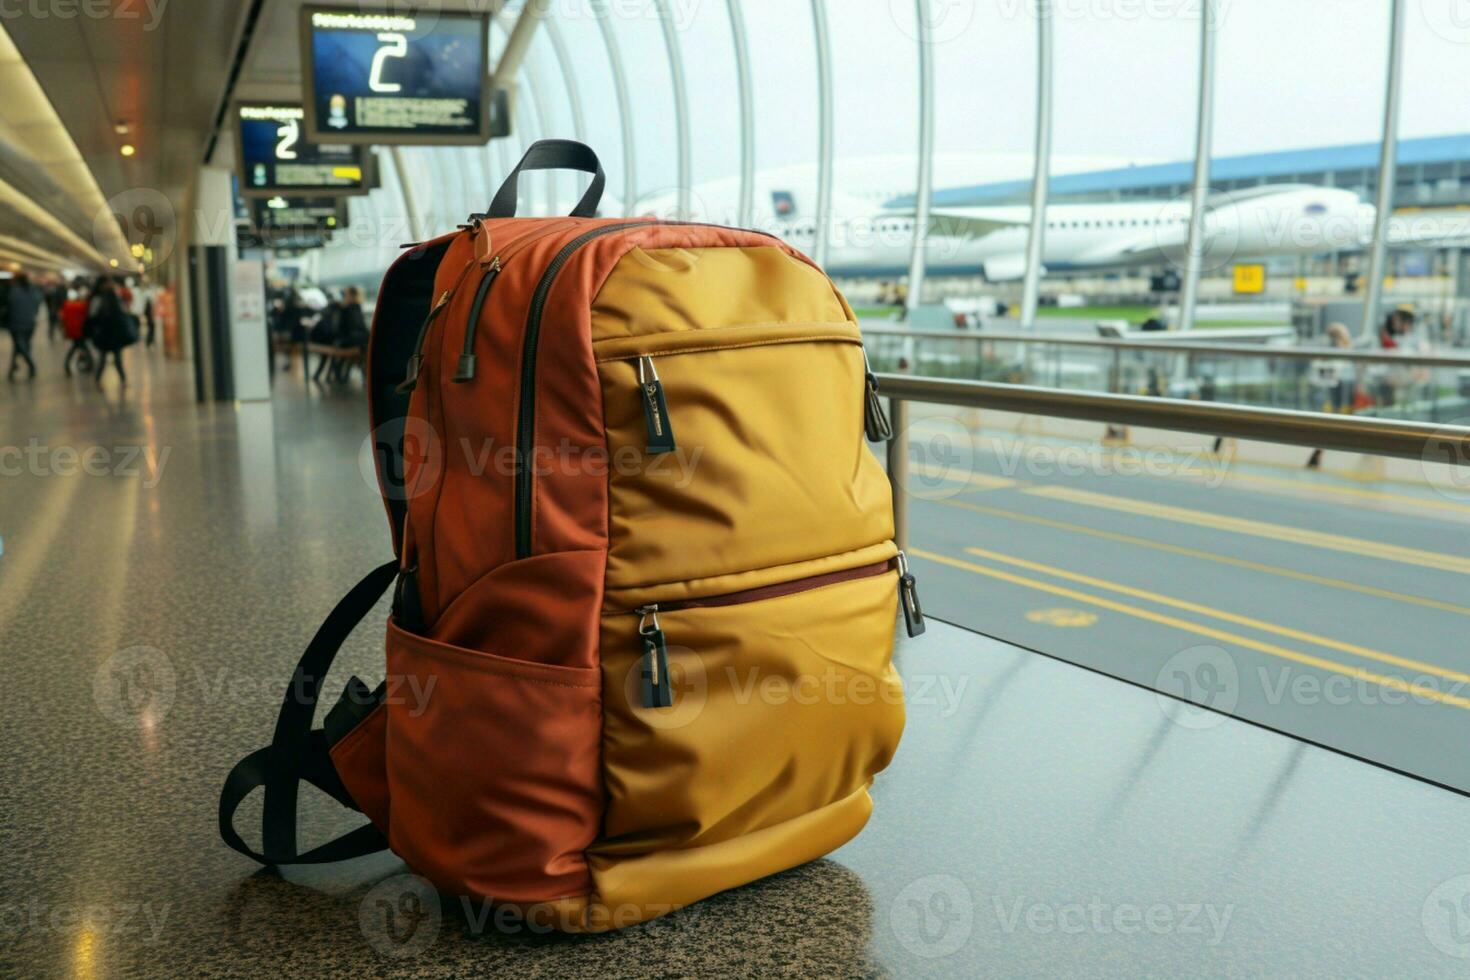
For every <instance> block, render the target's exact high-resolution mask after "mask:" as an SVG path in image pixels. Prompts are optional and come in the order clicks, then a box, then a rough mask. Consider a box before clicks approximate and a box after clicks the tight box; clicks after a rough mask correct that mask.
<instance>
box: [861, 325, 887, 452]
mask: <svg viewBox="0 0 1470 980" xmlns="http://www.w3.org/2000/svg"><path fill="white" fill-rule="evenodd" d="M862 352H863V387H864V397H863V432H864V434H865V435H867V437H868V441H869V442H887V441H888V440H889V439H892V438H893V426H892V425H890V424H889V422H888V413H887V412H885V411H883V400H882V399H881V398H879V397H878V378H877V376H876V375H874V374H873V364H872V362H871V361H869V360H868V349H867V348H866V347H863V348H862Z"/></svg>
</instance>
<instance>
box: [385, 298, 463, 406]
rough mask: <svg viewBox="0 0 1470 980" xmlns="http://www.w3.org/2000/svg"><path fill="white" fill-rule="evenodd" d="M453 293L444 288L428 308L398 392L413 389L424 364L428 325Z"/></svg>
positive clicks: (446, 304) (431, 323) (403, 392)
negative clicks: (437, 299)
mask: <svg viewBox="0 0 1470 980" xmlns="http://www.w3.org/2000/svg"><path fill="white" fill-rule="evenodd" d="M453 295H454V290H452V289H446V290H444V292H443V294H442V295H440V297H439V301H438V302H437V303H435V304H434V308H433V309H431V310H429V315H428V316H426V317H424V323H423V326H421V327H419V335H418V339H417V340H415V341H414V342H413V354H412V355H411V356H410V357H409V359H408V367H407V368H405V369H404V372H403V380H402V381H401V382H399V384H398V388H397V389H396V390H397V391H398V392H399V394H406V393H408V392H410V391H413V389H414V386H415V385H417V384H418V383H419V369H420V368H422V367H423V364H424V341H426V340H428V338H429V327H430V326H432V325H433V323H434V320H435V318H436V317H438V316H439V314H440V313H441V312H442V311H443V310H444V307H446V306H448V305H449V297H451V296H453Z"/></svg>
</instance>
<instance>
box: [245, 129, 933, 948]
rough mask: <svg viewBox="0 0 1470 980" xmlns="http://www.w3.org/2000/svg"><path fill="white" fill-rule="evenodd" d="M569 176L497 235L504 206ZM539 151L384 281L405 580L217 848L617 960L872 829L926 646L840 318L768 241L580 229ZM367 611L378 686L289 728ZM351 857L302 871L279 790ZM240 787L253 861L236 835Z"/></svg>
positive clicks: (855, 352) (248, 770) (325, 629)
mask: <svg viewBox="0 0 1470 980" xmlns="http://www.w3.org/2000/svg"><path fill="white" fill-rule="evenodd" d="M553 168H562V169H575V170H581V171H585V172H587V173H590V174H592V175H593V176H592V180H591V183H590V185H589V187H588V189H587V191H586V194H585V195H584V196H583V198H582V199H581V201H580V202H579V204H578V205H577V207H576V209H575V210H574V211H573V212H572V214H571V216H570V217H566V218H517V217H515V216H514V215H515V204H516V186H517V178H518V177H519V175H520V174H521V173H522V172H525V171H530V170H542V169H553ZM603 183H604V178H603V173H602V169H601V167H600V166H599V165H598V162H597V158H596V156H595V154H593V152H592V151H591V150H590V149H588V148H587V147H586V146H583V145H582V144H580V143H575V142H571V141H568V140H544V141H541V142H538V143H536V144H534V145H533V146H532V147H531V148H530V149H529V150H528V151H527V153H526V154H525V156H524V158H522V160H521V161H520V163H519V164H518V165H517V166H516V167H515V169H513V170H512V171H511V172H510V174H509V176H508V177H507V178H506V180H505V183H504V185H503V186H502V187H501V188H500V190H499V191H498V192H497V193H496V195H495V197H494V199H493V201H492V204H491V206H490V209H489V211H488V212H487V213H486V214H480V215H473V216H471V218H470V220H469V221H468V222H467V223H466V224H464V225H461V226H459V228H458V229H457V230H456V231H454V232H451V233H449V234H446V235H442V236H440V237H438V238H435V239H432V240H430V241H426V242H421V243H416V244H414V245H412V246H405V248H407V251H406V252H404V254H403V255H402V256H400V258H399V259H398V260H397V261H396V262H395V263H394V264H393V265H392V267H391V268H390V269H389V270H388V272H387V274H386V276H385V277H384V279H383V284H382V288H381V290H380V292H379V293H378V299H377V306H376V310H375V312H374V316H373V327H372V339H371V345H370V349H369V353H368V361H367V383H368V388H369V398H370V414H371V425H372V426H373V434H372V437H371V445H372V448H373V451H374V461H375V466H376V470H377V476H378V482H379V486H380V489H381V491H382V496H383V502H384V506H385V509H386V512H387V515H388V524H389V529H390V531H391V534H392V540H393V551H394V555H395V556H396V557H395V558H394V559H393V560H392V561H389V562H386V563H385V564H383V565H382V566H380V567H379V568H377V569H375V570H374V571H372V572H371V573H369V574H368V576H367V577H366V578H364V579H363V580H362V582H360V583H359V584H358V585H357V586H356V587H355V588H353V590H352V591H351V592H349V593H348V594H347V596H346V597H345V598H344V599H343V600H342V601H341V602H340V603H339V604H338V606H337V607H336V608H335V609H334V610H333V611H332V613H331V615H330V616H328V617H327V620H326V622H325V623H323V625H322V627H321V629H320V630H319V631H318V632H317V634H316V636H315V638H314V639H313V640H312V641H311V643H310V644H309V645H308V647H307V649H306V652H305V654H304V655H303V656H302V658H301V662H300V663H299V664H298V666H297V668H296V671H295V674H294V676H293V678H292V681H291V684H290V687H289V688H288V689H287V694H286V698H285V700H284V703H283V705H282V707H281V711H280V715H279V717H278V719H277V723H276V728H275V737H274V740H273V741H272V743H271V745H270V746H268V747H266V748H263V749H260V750H258V751H256V752H254V753H252V754H251V755H249V756H247V757H246V758H245V759H243V760H242V761H241V762H240V763H239V764H238V765H237V766H236V767H235V768H234V770H233V771H232V772H231V773H230V775H229V777H228V779H227V781H226V783H225V787H224V791H223V793H222V795H221V799H220V814H219V816H220V833H221V835H222V836H223V837H224V839H225V841H226V842H227V843H229V844H230V846H232V847H233V848H235V849H236V850H237V851H239V852H241V853H242V854H246V855H248V856H250V857H252V858H254V859H255V860H257V861H259V862H262V863H265V864H292V863H318V862H323V861H333V860H338V859H342V858H347V857H354V856H357V855H360V854H364V853H369V852H372V851H375V850H379V849H382V848H384V847H389V848H391V849H392V850H393V851H394V852H395V853H396V854H397V855H398V856H399V857H401V858H402V859H403V860H404V861H405V862H406V863H407V864H408V866H409V867H410V869H412V870H413V871H414V872H416V873H417V874H419V875H421V876H423V877H424V878H426V879H427V880H428V881H429V882H430V883H432V884H433V885H434V886H436V887H437V888H438V889H440V890H441V891H443V892H447V893H451V894H455V895H460V896H475V897H478V898H480V899H490V900H493V901H494V902H496V903H498V904H499V905H503V906H512V907H514V909H516V910H519V911H520V912H521V913H523V914H524V915H526V916H527V917H528V918H530V919H531V920H532V921H535V922H540V923H544V924H545V925H547V926H549V927H554V928H557V929H561V930H565V931H568V932H596V931H602V930H606V929H611V928H621V927H624V926H628V925H631V924H634V923H637V922H642V921H645V920H647V919H651V918H654V917H655V916H658V915H661V914H663V913H665V912H668V911H671V910H673V909H677V908H679V907H681V906H684V905H688V904H690V903H692V902H696V901H698V900H700V899H702V898H704V897H706V896H709V895H712V894H714V893H716V892H720V891H723V890H725V889H728V888H732V887H735V886H738V885H741V884H744V883H747V882H751V881H754V880H756V879H759V878H762V877H764V876H766V875H770V874H773V873H775V872H778V871H781V870H783V869H786V868H791V867H794V866H796V865H798V864H802V863H804V862H807V861H810V860H813V859H815V858H818V857H820V856H822V855H824V854H826V853H828V852H830V851H831V850H833V849H834V848H836V847H838V846H839V845H841V844H843V843H844V842H846V841H847V840H849V839H850V838H852V837H853V836H854V835H855V834H856V833H857V832H858V831H859V830H860V829H861V828H862V827H863V825H864V824H865V822H866V821H867V819H868V816H869V813H870V812H871V809H872V800H871V799H870V797H869V793H868V789H869V786H870V784H871V782H872V780H873V777H874V774H875V773H877V772H879V771H880V770H882V769H883V768H884V767H885V766H886V765H887V764H888V762H889V760H890V759H891V758H892V757H893V754H894V751H895V749H896V748H897V745H898V741H899V736H900V734H901V732H902V729H903V724H904V706H903V696H902V687H901V683H900V680H899V677H898V674H897V672H896V671H895V670H894V668H893V665H892V663H891V653H892V649H893V645H894V636H895V622H896V618H897V612H898V610H899V609H900V608H902V609H903V612H904V619H905V622H906V624H907V625H908V628H909V632H910V635H917V634H918V633H919V632H921V631H922V629H923V615H922V611H921V610H920V608H919V604H918V598H917V594H916V591H915V584H914V579H913V576H912V575H911V574H910V573H909V571H908V567H907V563H906V560H905V558H904V556H903V555H902V554H901V553H900V552H899V551H898V549H897V547H896V546H895V545H894V542H893V540H892V539H893V515H892V507H891V499H890V491H889V485H888V482H887V478H886V476H885V474H884V471H883V469H882V467H881V466H880V465H879V463H878V461H877V459H876V458H875V456H874V454H873V452H872V450H871V449H870V448H869V447H868V445H867V443H866V441H865V436H866V437H867V439H869V440H874V441H876V440H881V439H886V438H888V437H889V436H890V435H891V432H890V431H889V429H888V422H887V420H886V418H885V417H884V415H883V412H882V405H881V402H880V401H879V399H878V397H877V394H876V382H875V381H874V379H873V376H872V372H871V370H870V369H869V368H868V366H867V360H866V358H865V355H864V353H863V349H862V340H861V335H860V333H859V331H858V326H857V323H856V321H855V318H854V317H853V314H852V310H851V308H850V307H849V306H848V304H847V302H846V301H845V300H844V299H843V297H842V295H841V294H840V293H839V292H838V291H837V289H836V288H835V287H834V286H833V284H832V283H831V281H830V280H828V278H827V277H826V276H825V275H824V274H823V273H822V271H821V270H820V269H818V268H817V267H816V266H815V265H814V264H813V263H812V262H811V261H810V260H808V259H807V258H805V257H804V256H802V255H801V254H800V253H798V252H797V251H795V250H794V249H792V248H791V247H790V246H788V245H786V244H785V243H784V242H782V241H781V240H779V239H777V238H774V237H771V236H769V235H765V234H762V233H759V232H754V231H745V230H741V229H736V228H726V227H719V226H713V225H706V224H695V223H680V222H665V221H656V220H652V219H647V218H640V219H629V220H623V219H601V218H596V217H594V215H595V213H596V206H597V202H598V199H599V197H600V195H601V193H602V188H603ZM390 586H391V587H392V589H393V600H392V613H391V616H390V618H389V619H388V622H387V626H386V649H387V668H386V675H387V676H386V680H384V681H383V682H382V683H380V684H378V685H377V686H376V687H370V686H369V683H368V682H364V681H362V680H360V679H358V678H356V677H353V678H351V679H350V680H348V681H347V683H346V685H345V687H344V689H343V691H342V694H341V696H340V697H339V698H338V700H337V701H336V703H335V705H334V706H333V707H332V708H331V710H330V711H329V712H327V714H326V717H325V721H324V724H323V726H322V728H319V729H315V730H313V729H312V728H311V723H312V716H313V712H314V708H315V705H316V701H317V699H318V697H319V696H320V695H321V693H322V689H323V676H324V674H325V673H326V670H327V668H328V666H329V665H330V664H331V661H332V658H333V656H334V655H335V653H336V652H337V649H338V647H340V645H341V644H342V642H343V640H344V639H345V637H346V636H347V634H348V633H349V632H350V631H351V630H352V628H353V627H354V626H355V625H356V624H357V623H358V621H360V620H361V619H363V618H364V617H365V616H366V615H367V614H368V613H369V612H370V611H371V610H372V609H373V607H374V605H375V603H376V602H377V601H378V599H379V597H380V596H381V595H383V594H384V592H385V591H386V590H387V589H388V588H389V587H390ZM302 781H305V782H308V783H311V784H312V785H315V786H317V787H318V788H319V789H321V790H323V791H324V792H325V793H327V794H328V795H330V796H332V797H334V798H335V799H337V800H338V801H340V802H341V803H343V804H345V805H346V806H348V807H351V808H353V809H356V810H360V811H361V812H362V813H363V814H365V815H366V817H367V818H368V821H369V822H368V823H367V824H366V825H364V826H362V827H360V828H359V829H357V830H355V831H352V832H351V833H348V834H347V835H345V836H343V837H340V838H337V839H336V840H333V841H331V842H328V843H325V844H322V845H320V846H317V847H315V848H313V849H311V850H308V851H305V852H301V851H298V850H297V841H296V816H295V809H296V796H297V789H298V786H299V784H300V783H301V782H302ZM260 786H264V787H265V799H264V813H263V828H262V830H263V845H262V850H261V851H256V850H254V849H252V848H251V847H250V846H249V845H247V844H246V843H245V841H244V840H243V839H242V838H241V837H240V835H239V834H238V832H237V831H236V829H235V827H234V824H233V815H234V812H235V809H236V807H238V806H239V804H240V802H241V801H242V800H243V799H244V798H245V797H246V796H247V795H249V794H250V792H251V791H253V790H254V789H255V788H257V787H260Z"/></svg>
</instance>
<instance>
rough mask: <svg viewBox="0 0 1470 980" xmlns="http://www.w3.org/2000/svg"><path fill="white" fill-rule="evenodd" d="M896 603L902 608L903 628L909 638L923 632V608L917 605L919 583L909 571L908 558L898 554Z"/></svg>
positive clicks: (901, 553) (900, 553)
mask: <svg viewBox="0 0 1470 980" xmlns="http://www.w3.org/2000/svg"><path fill="white" fill-rule="evenodd" d="M898 603H899V605H900V606H902V607H903V627H904V629H905V630H907V631H908V634H909V636H919V635H920V634H922V633H923V632H924V607H923V606H921V605H919V583H918V581H917V580H916V579H915V578H914V573H913V572H911V571H909V556H908V555H906V554H904V553H903V552H902V551H900V552H899V553H898Z"/></svg>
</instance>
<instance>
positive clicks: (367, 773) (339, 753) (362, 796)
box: [331, 704, 388, 835]
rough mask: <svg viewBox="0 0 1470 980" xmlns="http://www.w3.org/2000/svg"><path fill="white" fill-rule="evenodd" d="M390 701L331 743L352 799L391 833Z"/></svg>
mask: <svg viewBox="0 0 1470 980" xmlns="http://www.w3.org/2000/svg"><path fill="white" fill-rule="evenodd" d="M387 736H388V709H387V705H383V704H380V705H378V706H377V707H376V708H374V709H373V710H372V712H371V713H370V714H369V715H368V716H367V717H366V718H364V719H363V720H362V721H360V722H358V724H357V727H356V728H354V729H352V731H350V732H348V733H347V734H346V735H345V736H343V737H342V739H341V740H340V741H339V742H337V744H336V745H333V746H332V749H331V756H332V765H333V767H334V768H336V770H337V775H338V777H339V778H341V780H342V785H343V786H346V787H347V792H349V793H351V794H352V801H353V802H354V803H356V804H357V805H358V807H359V808H361V810H362V812H363V813H364V814H365V815H366V816H367V818H368V819H369V820H371V821H372V822H373V825H374V826H376V827H377V828H378V829H379V830H381V831H382V832H383V833H384V834H385V835H386V834H387V833H388V768H387V765H386V764H385V756H386V750H387V745H386V742H387Z"/></svg>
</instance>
